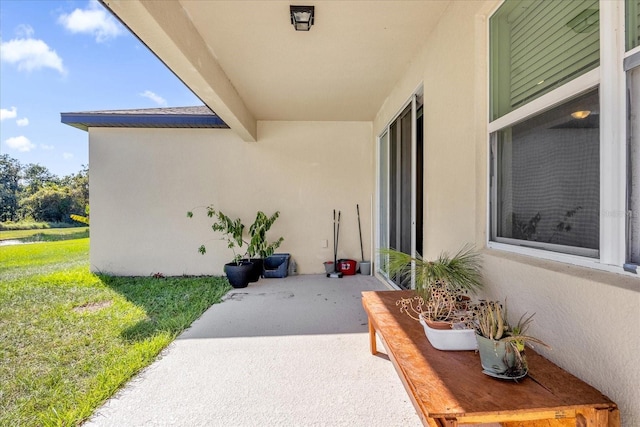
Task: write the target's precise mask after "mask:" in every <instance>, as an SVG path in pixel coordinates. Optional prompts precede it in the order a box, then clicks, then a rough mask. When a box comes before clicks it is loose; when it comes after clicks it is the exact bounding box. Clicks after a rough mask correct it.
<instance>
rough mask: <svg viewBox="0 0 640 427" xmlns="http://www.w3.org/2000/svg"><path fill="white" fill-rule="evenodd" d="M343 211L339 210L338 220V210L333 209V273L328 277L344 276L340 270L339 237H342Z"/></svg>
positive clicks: (337, 277) (338, 277)
mask: <svg viewBox="0 0 640 427" xmlns="http://www.w3.org/2000/svg"><path fill="white" fill-rule="evenodd" d="M341 214H342V212H340V211H338V217H337V222H336V210H335V209H334V210H333V268H334V270H333V273H328V274H327V277H331V278H333V279H340V278H342V272H341V271H338V239H339V238H340V215H341Z"/></svg>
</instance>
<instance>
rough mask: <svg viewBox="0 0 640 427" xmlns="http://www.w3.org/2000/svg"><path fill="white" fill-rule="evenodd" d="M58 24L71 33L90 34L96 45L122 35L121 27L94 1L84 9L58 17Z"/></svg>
mask: <svg viewBox="0 0 640 427" xmlns="http://www.w3.org/2000/svg"><path fill="white" fill-rule="evenodd" d="M58 22H59V23H60V24H62V25H63V26H64V27H65V28H66V29H67V30H69V31H71V32H72V33H81V34H91V35H92V36H94V37H95V38H96V41H97V42H98V43H101V42H104V41H107V40H109V39H111V38H114V37H117V36H119V35H121V34H123V33H124V31H123V28H122V25H120V23H119V22H117V21H116V20H115V19H114V18H113V17H112V16H111V15H109V14H108V13H107V11H106V10H104V8H103V7H102V6H100V4H98V2H96V1H91V2H90V3H89V6H88V7H87V8H86V9H75V10H74V11H73V12H71V13H69V14H66V13H64V14H62V15H60V17H59V18H58Z"/></svg>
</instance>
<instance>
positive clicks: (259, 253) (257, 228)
mask: <svg viewBox="0 0 640 427" xmlns="http://www.w3.org/2000/svg"><path fill="white" fill-rule="evenodd" d="M279 216H280V211H276V212H275V213H274V214H273V215H271V216H267V215H266V214H265V213H264V212H262V211H258V213H257V214H256V219H255V220H254V221H253V224H251V226H250V227H249V243H248V247H247V254H248V255H249V259H250V260H251V261H252V262H253V263H254V272H253V278H252V279H255V280H258V278H259V277H260V275H262V274H263V270H264V259H265V258H267V257H269V256H271V255H273V253H274V252H275V250H276V249H278V248H279V247H280V245H281V244H282V242H283V241H284V238H282V237H279V238H278V239H277V240H275V241H273V242H268V241H267V232H268V231H269V229H271V226H272V225H273V223H274V222H275V221H276V219H278V217H279ZM255 280H254V281H255Z"/></svg>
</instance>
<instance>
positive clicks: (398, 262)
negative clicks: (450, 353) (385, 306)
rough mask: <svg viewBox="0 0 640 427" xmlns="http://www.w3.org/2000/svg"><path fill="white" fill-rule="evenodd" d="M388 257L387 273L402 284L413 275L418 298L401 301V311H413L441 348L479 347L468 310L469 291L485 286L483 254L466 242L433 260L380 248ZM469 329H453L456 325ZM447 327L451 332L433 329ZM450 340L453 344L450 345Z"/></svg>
mask: <svg viewBox="0 0 640 427" xmlns="http://www.w3.org/2000/svg"><path fill="white" fill-rule="evenodd" d="M380 253H381V255H382V256H383V257H386V266H387V273H388V274H389V276H390V277H394V278H396V279H397V280H398V281H400V282H401V283H407V282H408V281H410V279H411V275H412V274H413V275H414V277H415V290H416V293H417V294H418V295H417V297H416V298H415V299H404V300H400V301H398V303H397V304H398V305H400V306H401V311H404V312H405V313H407V314H410V313H411V312H412V311H413V314H410V315H411V317H413V318H414V319H415V320H419V321H420V323H422V324H423V327H424V329H425V334H426V335H427V338H428V339H429V341H430V342H431V344H432V345H433V346H434V347H435V348H437V349H439V350H472V349H475V348H476V342H475V338H474V332H473V326H472V325H471V324H470V323H471V322H470V321H469V320H470V317H471V314H472V313H469V312H468V311H467V303H468V300H469V298H468V297H467V295H466V294H467V293H468V292H472V293H475V292H476V291H477V290H478V289H480V288H482V286H483V283H482V275H481V268H480V255H479V253H478V252H476V251H475V250H474V248H473V247H472V246H470V245H465V246H464V247H463V248H462V249H460V250H459V251H458V252H457V253H456V254H455V255H453V256H450V255H449V254H448V253H447V252H442V253H441V254H440V256H439V257H438V258H437V259H436V260H433V261H430V260H425V259H424V258H422V257H421V256H420V255H418V256H416V257H412V256H410V255H408V254H405V253H403V252H399V251H396V250H393V249H382V250H381V251H380ZM454 325H455V328H456V329H458V328H461V329H466V330H465V331H464V332H462V331H458V330H456V331H453V330H452V329H453V327H454ZM438 329H446V330H448V331H450V332H451V334H448V335H445V334H443V333H442V332H434V331H435V330H438ZM449 343H451V345H450V344H449Z"/></svg>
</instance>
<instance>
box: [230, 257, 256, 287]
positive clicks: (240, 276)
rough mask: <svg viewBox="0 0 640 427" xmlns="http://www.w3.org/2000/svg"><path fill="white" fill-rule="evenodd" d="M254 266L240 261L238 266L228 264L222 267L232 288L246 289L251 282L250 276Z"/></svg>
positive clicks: (249, 262)
mask: <svg viewBox="0 0 640 427" xmlns="http://www.w3.org/2000/svg"><path fill="white" fill-rule="evenodd" d="M253 269H254V266H253V262H251V261H241V262H240V265H238V263H235V262H230V263H228V264H225V265H224V272H225V273H226V274H227V280H229V283H231V286H233V287H234V288H246V287H247V285H249V282H250V281H251V280H250V279H251V274H252V272H253Z"/></svg>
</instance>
